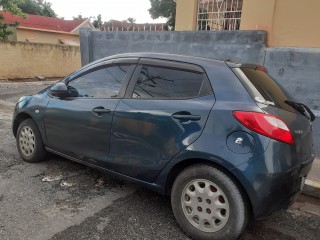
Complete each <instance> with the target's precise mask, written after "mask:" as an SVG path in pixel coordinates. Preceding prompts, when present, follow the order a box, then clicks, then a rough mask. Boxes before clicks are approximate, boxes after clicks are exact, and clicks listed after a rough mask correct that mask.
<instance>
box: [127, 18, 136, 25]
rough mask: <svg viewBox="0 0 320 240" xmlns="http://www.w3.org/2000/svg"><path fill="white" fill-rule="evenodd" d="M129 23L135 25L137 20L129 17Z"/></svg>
mask: <svg viewBox="0 0 320 240" xmlns="http://www.w3.org/2000/svg"><path fill="white" fill-rule="evenodd" d="M127 21H128V22H129V23H131V24H132V23H135V22H136V19H134V18H132V17H129V18H128V19H127Z"/></svg>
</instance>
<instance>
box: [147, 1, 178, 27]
mask: <svg viewBox="0 0 320 240" xmlns="http://www.w3.org/2000/svg"><path fill="white" fill-rule="evenodd" d="M150 2H151V8H150V9H149V13H150V15H151V17H152V18H153V19H156V18H159V17H164V18H167V19H168V21H167V24H168V25H169V26H170V27H173V28H174V26H175V21H176V6H177V4H176V1H175V0H150Z"/></svg>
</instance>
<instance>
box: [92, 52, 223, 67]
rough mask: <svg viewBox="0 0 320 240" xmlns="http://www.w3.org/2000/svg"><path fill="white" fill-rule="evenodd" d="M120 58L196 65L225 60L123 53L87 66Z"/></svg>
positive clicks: (146, 53) (160, 54)
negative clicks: (159, 60)
mask: <svg viewBox="0 0 320 240" xmlns="http://www.w3.org/2000/svg"><path fill="white" fill-rule="evenodd" d="M118 58H153V59H161V60H171V61H178V62H186V63H194V64H200V65H201V63H202V62H208V61H209V62H212V63H222V62H225V61H224V60H218V59H213V58H203V57H195V56H186V55H178V54H169V53H154V52H135V53H122V54H117V55H113V56H109V57H105V58H101V59H99V60H96V61H94V62H92V63H90V64H88V65H87V66H91V65H94V64H97V63H100V62H103V61H107V60H112V59H118Z"/></svg>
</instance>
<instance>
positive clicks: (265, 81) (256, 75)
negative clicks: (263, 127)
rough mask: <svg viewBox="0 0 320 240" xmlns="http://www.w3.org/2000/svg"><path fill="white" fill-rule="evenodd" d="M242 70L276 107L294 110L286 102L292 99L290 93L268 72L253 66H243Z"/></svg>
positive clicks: (263, 95)
mask: <svg viewBox="0 0 320 240" xmlns="http://www.w3.org/2000/svg"><path fill="white" fill-rule="evenodd" d="M241 70H242V72H243V73H244V74H245V75H246V77H247V78H248V79H249V80H250V82H251V83H252V84H253V85H254V87H255V88H256V89H257V90H258V91H259V93H260V94H261V95H262V97H263V98H264V99H265V100H266V101H269V102H271V104H272V103H273V104H274V106H275V107H278V108H281V109H284V110H287V111H294V110H293V109H292V107H290V106H289V105H288V104H286V103H285V102H284V101H285V100H288V99H290V96H289V94H288V93H287V92H286V91H285V90H284V89H283V88H282V87H281V86H280V85H279V84H278V83H277V82H276V81H275V80H274V79H272V78H271V77H270V76H269V75H268V74H267V73H265V72H263V71H260V70H256V69H252V68H241ZM254 97H255V98H256V97H257V96H254Z"/></svg>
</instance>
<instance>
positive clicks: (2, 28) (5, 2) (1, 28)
mask: <svg viewBox="0 0 320 240" xmlns="http://www.w3.org/2000/svg"><path fill="white" fill-rule="evenodd" d="M23 1H24V0H0V9H1V8H2V10H3V11H5V12H10V13H12V14H14V15H18V16H21V17H26V16H25V15H24V14H23V12H22V11H21V9H20V8H19V7H18V4H19V3H21V2H23ZM17 25H19V22H13V23H4V17H3V15H2V14H0V40H8V37H9V36H10V35H11V34H12V33H13V32H12V31H11V30H10V27H16V26H17Z"/></svg>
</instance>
